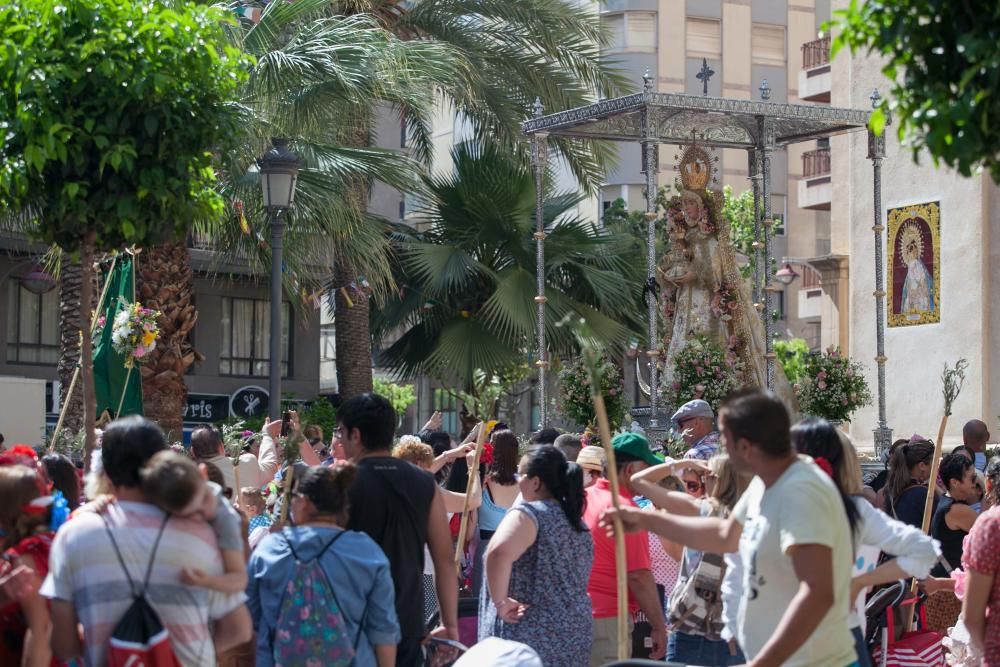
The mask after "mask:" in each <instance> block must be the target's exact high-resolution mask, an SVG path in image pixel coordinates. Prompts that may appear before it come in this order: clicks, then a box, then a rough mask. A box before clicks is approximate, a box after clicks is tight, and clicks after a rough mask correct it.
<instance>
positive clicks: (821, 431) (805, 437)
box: [791, 417, 861, 536]
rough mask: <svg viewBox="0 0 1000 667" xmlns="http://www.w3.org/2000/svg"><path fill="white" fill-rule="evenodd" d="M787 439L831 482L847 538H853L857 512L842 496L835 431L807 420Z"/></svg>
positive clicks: (840, 451)
mask: <svg viewBox="0 0 1000 667" xmlns="http://www.w3.org/2000/svg"><path fill="white" fill-rule="evenodd" d="M791 435H792V444H793V445H794V446H795V449H796V450H798V452H799V453H800V454H806V455H808V456H811V457H813V459H815V460H816V462H817V464H818V465H819V466H820V467H821V468H823V470H824V471H825V472H826V473H827V474H828V475H829V476H830V479H832V480H833V484H834V486H836V487H837V492H838V493H839V494H840V501H841V503H843V505H844V512H845V513H846V514H847V524H848V525H849V526H850V528H851V535H853V536H856V535H857V530H858V523H859V522H860V521H861V512H860V511H859V510H858V506H857V505H855V504H854V499H853V498H851V496H849V495H848V494H847V493H845V492H844V481H843V480H842V479H841V474H842V472H843V470H844V464H843V463H844V445H843V443H842V442H841V440H840V436H838V435H837V429H836V427H834V426H833V425H832V424H831V423H830V422H828V421H826V420H825V419H820V418H819V417H808V418H806V419H803V420H802V421H800V422H799V423H798V424H796V425H795V426H793V427H792V431H791Z"/></svg>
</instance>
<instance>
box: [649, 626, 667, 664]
mask: <svg viewBox="0 0 1000 667" xmlns="http://www.w3.org/2000/svg"><path fill="white" fill-rule="evenodd" d="M650 639H652V640H653V648H652V649H651V650H650V652H649V659H650V660H662V659H663V656H665V655H666V654H667V626H665V625H661V626H660V627H658V628H653V632H652V634H650Z"/></svg>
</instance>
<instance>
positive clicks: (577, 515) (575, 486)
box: [524, 445, 586, 532]
mask: <svg viewBox="0 0 1000 667" xmlns="http://www.w3.org/2000/svg"><path fill="white" fill-rule="evenodd" d="M527 457H528V462H527V466H525V473H524V474H525V476H527V477H537V478H538V480H539V481H540V482H541V483H542V485H544V486H545V488H546V489H547V490H548V492H549V493H550V494H552V498H553V499H554V500H555V501H556V502H558V503H559V505H560V507H562V510H563V512H564V513H565V514H566V519H567V520H568V521H569V525H570V526H571V527H572V528H573V530H575V531H577V532H583V531H585V530H586V528H585V527H584V525H583V522H582V521H581V518H582V517H583V508H584V503H585V496H584V493H583V468H581V467H580V466H578V465H577V464H576V463H571V462H568V461H566V457H565V456H563V453H562V452H560V451H559V450H558V449H556V448H555V447H553V446H552V445H541V446H539V447H536V448H534V449H533V450H532V451H531V452H529V453H528V454H527Z"/></svg>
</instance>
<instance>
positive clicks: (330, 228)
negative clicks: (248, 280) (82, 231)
mask: <svg viewBox="0 0 1000 667" xmlns="http://www.w3.org/2000/svg"><path fill="white" fill-rule="evenodd" d="M332 12H333V9H331V2H330V0H295V2H287V1H282V2H272V3H270V4H269V5H268V6H267V7H266V9H265V10H264V13H263V15H262V17H261V19H260V21H259V22H258V23H253V22H251V21H249V20H246V19H242V20H241V21H240V23H239V25H238V26H233V28H232V29H231V30H230V31H229V40H230V43H231V44H232V45H233V46H234V47H236V48H238V49H240V50H241V51H242V52H244V53H246V54H247V55H248V56H249V57H250V58H252V59H253V60H254V65H253V66H252V67H251V68H250V70H249V76H248V77H247V79H246V81H245V82H243V84H242V85H241V86H240V88H239V90H238V96H239V100H240V111H241V123H240V127H239V131H238V133H237V135H236V137H235V142H234V143H235V146H234V147H233V149H232V150H230V151H229V152H228V153H227V154H226V155H225V156H223V172H222V174H223V179H222V180H223V183H222V186H223V187H222V191H223V193H224V195H225V196H226V197H227V199H228V205H229V206H228V211H227V213H228V215H227V216H226V217H224V218H217V219H215V220H212V221H210V224H207V225H204V226H201V227H199V231H200V232H202V233H203V234H205V235H206V236H208V237H209V238H211V239H213V241H214V242H215V244H216V247H217V248H218V250H219V251H220V253H221V255H224V256H225V257H226V259H227V261H236V262H240V263H249V264H250V266H251V268H253V269H254V270H257V271H261V272H266V271H267V270H268V268H269V266H270V262H271V248H270V245H269V244H268V243H267V239H268V238H269V230H268V223H269V220H268V217H267V215H266V213H265V211H264V210H263V202H262V197H261V189H260V183H259V179H257V178H256V177H255V175H254V173H253V170H254V169H255V166H254V163H255V161H256V159H257V158H258V157H259V156H260V155H261V154H262V153H263V152H264V151H265V150H266V149H267V148H268V146H269V145H270V137H273V136H280V137H285V138H287V139H289V141H290V144H291V148H292V149H293V150H294V151H295V152H296V153H297V154H298V156H299V158H300V159H301V160H302V167H301V169H300V171H299V180H298V184H297V186H296V195H295V206H294V208H293V209H292V210H291V211H289V213H288V216H287V222H288V227H287V229H286V233H285V238H284V255H283V261H284V264H285V265H286V267H287V270H286V271H285V273H284V275H285V279H286V288H287V289H288V291H289V292H291V293H296V294H297V293H298V292H299V291H300V288H301V287H302V286H306V287H308V288H310V289H314V288H317V287H319V286H320V285H321V284H323V283H325V282H326V281H327V279H328V277H329V276H328V274H327V273H324V272H322V271H317V270H316V268H317V267H328V266H330V265H331V264H335V263H336V262H337V258H341V257H349V258H350V260H351V263H352V265H353V266H354V267H355V269H356V270H357V272H358V273H359V274H361V275H364V276H365V278H366V280H367V281H368V283H369V284H370V285H371V287H372V289H373V290H374V291H375V294H376V297H381V296H382V295H383V294H384V293H386V292H388V291H389V290H390V288H391V287H392V275H391V272H390V271H389V270H388V266H389V265H388V263H387V262H386V261H385V258H386V255H387V254H388V253H389V252H390V251H391V249H390V247H389V242H388V238H387V236H386V233H385V231H386V230H385V227H384V226H382V225H381V222H382V221H380V220H377V219H374V218H373V217H372V216H367V215H366V212H365V211H364V210H363V208H362V207H359V206H357V205H356V204H357V202H356V201H354V199H355V194H356V191H357V186H358V184H360V185H361V186H362V189H364V190H365V191H366V193H367V189H368V188H370V187H371V184H372V183H374V182H375V181H380V182H382V183H385V184H387V185H389V186H391V187H393V188H397V189H400V190H404V191H419V190H420V189H421V188H422V182H421V181H420V178H419V174H420V173H421V170H422V166H421V164H420V163H419V162H418V161H417V160H415V159H413V158H412V157H410V156H408V155H407V154H406V153H405V152H401V151H398V150H390V149H381V148H375V147H371V146H368V145H366V144H368V143H369V142H368V141H367V139H368V137H367V135H365V136H364V137H363V141H361V142H360V143H361V144H364V145H360V146H357V145H353V144H356V143H358V142H356V141H355V140H354V139H355V137H353V136H352V135H351V132H352V130H353V128H354V127H355V125H357V124H359V122H360V124H361V125H365V124H368V123H370V122H371V121H372V119H373V118H374V115H375V114H376V113H377V112H378V110H379V109H380V108H382V109H386V108H389V109H395V110H397V111H399V112H400V113H402V110H404V109H405V113H406V117H407V118H408V119H409V120H410V121H411V122H413V123H415V124H416V125H417V126H421V127H422V126H424V125H426V124H428V123H429V122H430V118H431V115H432V113H433V112H434V109H435V108H436V107H435V106H434V105H435V103H436V101H437V98H436V97H435V90H437V89H438V88H439V87H440V86H441V85H443V83H445V82H448V81H451V80H453V79H454V78H455V77H456V76H458V73H457V70H459V69H460V68H461V65H460V63H459V62H458V60H459V59H458V57H457V56H456V55H455V54H454V52H453V51H452V50H451V49H450V48H449V47H448V46H447V45H444V44H439V43H433V42H429V41H406V40H403V39H400V38H398V37H396V36H394V35H393V34H392V33H391V32H389V31H388V30H386V29H385V28H384V27H383V26H382V25H381V24H380V22H379V20H378V18H377V17H375V16H372V15H368V14H357V15H352V16H343V15H334V14H333V13H332ZM359 119H360V121H359ZM365 201H367V194H366V196H365ZM236 202H239V204H240V205H242V207H243V214H244V219H245V221H246V223H247V226H248V230H249V232H250V233H246V230H244V229H241V224H240V211H239V210H237V208H236ZM262 240H263V241H264V242H262ZM338 287H339V286H338ZM296 301H297V300H293V303H294V302H296Z"/></svg>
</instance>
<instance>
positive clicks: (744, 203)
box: [722, 185, 784, 278]
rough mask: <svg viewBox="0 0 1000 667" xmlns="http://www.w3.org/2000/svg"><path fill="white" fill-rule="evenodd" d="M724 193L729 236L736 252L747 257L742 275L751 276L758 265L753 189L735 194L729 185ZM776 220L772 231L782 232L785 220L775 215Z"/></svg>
mask: <svg viewBox="0 0 1000 667" xmlns="http://www.w3.org/2000/svg"><path fill="white" fill-rule="evenodd" d="M722 195H723V204H722V214H723V215H724V216H726V219H727V220H729V230H730V231H729V238H730V240H732V243H733V247H734V248H736V252H738V253H740V254H742V255H744V256H745V257H746V258H747V263H746V264H744V265H743V266H741V267H740V275H742V276H743V277H744V278H749V277H750V276H752V275H753V271H754V267H755V266H756V265H757V259H756V257H755V253H754V249H753V240H754V236H753V222H754V210H753V190H744V191H743V192H742V193H741V194H739V195H737V196H733V188H732V187H730V186H728V185H727V186H725V187H724V188H722ZM774 222H775V224H774V226H773V227H772V228H771V232H772V233H775V234H777V233H780V231H781V228H782V225H783V224H784V222H783V221H782V220H781V217H780V216H774ZM762 233H763V230H762ZM774 268H775V267H774V262H772V266H771V270H772V271H773V270H774Z"/></svg>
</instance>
